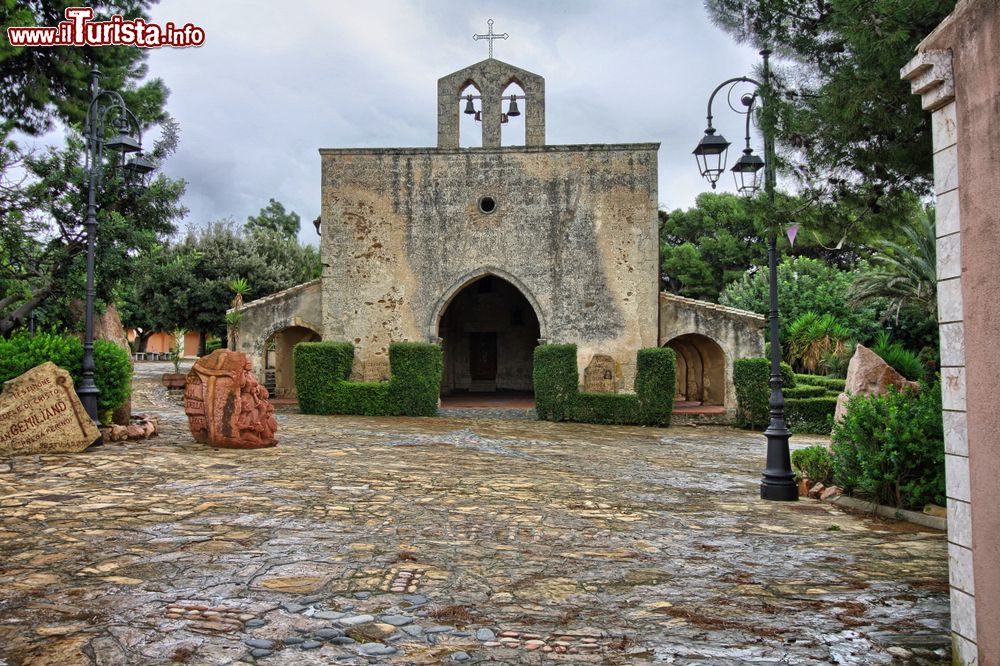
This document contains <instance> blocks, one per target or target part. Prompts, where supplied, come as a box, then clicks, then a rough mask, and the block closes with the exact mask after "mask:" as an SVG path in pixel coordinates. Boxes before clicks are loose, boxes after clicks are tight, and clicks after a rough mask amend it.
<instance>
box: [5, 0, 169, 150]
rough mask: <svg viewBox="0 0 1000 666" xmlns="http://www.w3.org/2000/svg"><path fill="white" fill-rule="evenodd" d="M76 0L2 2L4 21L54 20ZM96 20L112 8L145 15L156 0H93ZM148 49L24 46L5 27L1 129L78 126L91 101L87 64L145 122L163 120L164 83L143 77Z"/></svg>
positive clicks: (29, 23)
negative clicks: (56, 123) (9, 37)
mask: <svg viewBox="0 0 1000 666" xmlns="http://www.w3.org/2000/svg"><path fill="white" fill-rule="evenodd" d="M81 4H82V3H80V2H77V1H76V0H30V1H28V2H11V1H10V0H7V1H6V2H0V24H2V25H4V26H20V25H24V26H33V25H37V26H55V25H56V24H58V23H59V22H60V21H63V20H65V18H66V15H65V10H66V8H67V7H79V6H81ZM86 4H87V5H88V6H90V7H93V8H94V15H95V16H94V20H107V19H109V18H110V17H111V15H112V14H121V15H122V16H123V17H124V18H126V19H134V18H140V17H141V18H144V19H147V20H148V19H149V16H148V15H147V13H146V12H147V10H148V9H149V8H150V7H152V6H153V5H154V4H156V0H97V1H96V2H89V3H86ZM147 56H148V50H147V49H140V48H134V47H128V46H102V47H69V46H60V47H58V48H28V47H13V46H11V44H10V42H9V41H8V40H7V34H6V32H3V33H2V34H0V118H2V119H3V120H2V121H0V134H3V135H6V134H7V133H8V132H10V131H11V130H18V131H21V132H25V133H27V134H33V135H37V134H43V133H44V132H46V131H48V130H49V129H51V127H52V124H53V121H55V120H61V121H63V122H65V123H67V124H69V125H73V126H77V127H79V126H82V124H83V119H84V116H85V115H86V113H87V106H88V105H89V104H90V67H91V65H92V64H96V65H98V66H99V67H100V70H101V73H102V79H101V81H102V85H103V87H105V88H110V89H114V90H117V91H119V92H120V93H121V94H122V96H123V97H124V98H125V103H126V104H127V105H128V107H129V108H130V109H131V110H132V111H133V112H134V113H135V114H136V115H137V116H138V117H139V118H140V119H142V120H143V121H144V122H159V121H162V120H165V114H164V110H163V107H164V104H165V103H166V99H167V94H168V93H167V88H166V86H164V85H163V82H162V81H160V80H159V79H152V80H149V81H145V82H143V79H144V78H145V77H146V73H147V68H146V65H145V62H144V61H145V59H146V57H147Z"/></svg>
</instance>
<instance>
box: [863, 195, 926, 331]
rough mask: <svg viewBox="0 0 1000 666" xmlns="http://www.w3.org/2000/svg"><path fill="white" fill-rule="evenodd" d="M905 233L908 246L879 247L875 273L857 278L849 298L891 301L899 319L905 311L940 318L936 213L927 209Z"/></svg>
mask: <svg viewBox="0 0 1000 666" xmlns="http://www.w3.org/2000/svg"><path fill="white" fill-rule="evenodd" d="M903 233H904V234H905V237H906V242H901V243H896V242H893V241H887V240H883V241H880V242H878V243H876V248H877V252H876V254H875V256H874V257H873V258H872V264H873V265H874V269H873V270H871V271H868V272H865V273H862V274H860V275H859V276H858V279H857V280H855V282H854V285H853V287H852V288H851V291H850V295H851V298H852V299H853V301H854V302H855V303H864V302H865V301H870V300H871V299H873V298H882V297H884V298H888V299H889V302H890V303H891V304H892V310H894V311H895V315H896V317H897V318H898V316H899V313H900V311H902V309H903V308H905V307H913V308H916V309H918V310H920V311H921V312H923V313H924V314H926V315H927V316H930V317H935V316H936V315H937V240H936V235H935V231H934V211H933V209H924V210H921V211H920V213H919V214H918V215H917V216H916V218H915V219H914V220H913V221H912V224H911V225H909V226H907V227H906V228H905V229H904V231H903Z"/></svg>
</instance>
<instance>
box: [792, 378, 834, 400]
mask: <svg viewBox="0 0 1000 666" xmlns="http://www.w3.org/2000/svg"><path fill="white" fill-rule="evenodd" d="M828 390H829V389H826V388H823V387H822V386H810V385H808V384H802V383H801V382H799V383H797V384H796V385H795V388H789V389H786V388H783V389H781V395H783V396H785V399H786V400H788V399H789V398H818V397H820V396H822V395H826V394H827V392H828Z"/></svg>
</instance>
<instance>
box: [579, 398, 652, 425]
mask: <svg viewBox="0 0 1000 666" xmlns="http://www.w3.org/2000/svg"><path fill="white" fill-rule="evenodd" d="M573 421H576V422H577V423H604V424H609V425H629V424H635V423H639V398H638V396H636V395H633V394H629V393H578V394H577V396H576V400H575V405H574V409H573Z"/></svg>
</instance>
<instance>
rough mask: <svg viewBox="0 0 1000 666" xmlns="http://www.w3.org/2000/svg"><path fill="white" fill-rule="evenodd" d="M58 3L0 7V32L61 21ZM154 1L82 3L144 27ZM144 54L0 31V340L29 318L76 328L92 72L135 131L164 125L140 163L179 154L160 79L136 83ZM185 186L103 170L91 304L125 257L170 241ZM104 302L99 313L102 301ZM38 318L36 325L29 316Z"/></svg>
mask: <svg viewBox="0 0 1000 666" xmlns="http://www.w3.org/2000/svg"><path fill="white" fill-rule="evenodd" d="M79 4H80V3H77V2H70V1H64V0H31V1H30V2H20V3H19V2H10V1H7V2H0V20H2V23H3V25H5V26H17V25H25V26H31V25H39V26H54V25H56V24H57V23H58V22H59V21H61V20H63V19H65V14H64V11H65V9H66V8H67V7H72V6H78V5H79ZM153 4H155V0H115V1H113V2H112V1H101V0H98V1H97V2H93V3H89V6H91V7H93V8H94V9H95V20H104V19H107V18H109V17H110V16H111V14H122V15H123V16H125V17H126V18H138V17H143V18H148V17H147V16H146V14H145V12H146V10H147V9H148V8H149V7H151V6H152V5H153ZM147 54H148V52H147V51H146V50H144V49H137V48H131V47H124V46H117V47H100V48H91V47H59V48H25V47H16V48H15V47H12V46H11V45H10V43H9V41H7V39H6V33H3V34H0V335H8V334H9V333H10V332H11V331H12V330H14V329H15V328H17V327H18V326H20V325H21V324H22V323H23V322H24V321H25V320H26V319H27V318H28V317H29V316H31V315H32V313H36V314H39V315H43V316H42V317H41V323H42V324H51V325H59V326H66V325H71V324H73V323H74V322H73V321H72V320H73V317H72V316H71V314H70V313H69V312H68V309H67V307H66V305H67V303H68V301H69V300H71V299H78V298H80V297H81V296H82V295H83V289H84V288H83V284H84V275H83V271H84V266H85V250H86V237H85V231H84V226H83V224H82V222H83V220H82V217H83V215H84V211H85V210H86V196H87V178H86V174H85V172H84V170H83V167H82V157H83V154H84V152H85V148H84V142H83V139H82V138H81V137H82V131H81V129H82V125H83V122H84V117H85V115H86V111H87V108H88V106H89V104H90V101H91V90H90V69H91V65H92V64H96V65H98V66H99V67H100V70H101V84H102V87H104V88H108V89H113V90H117V91H118V92H119V93H121V95H122V96H123V97H124V99H125V101H126V104H127V105H128V107H129V109H131V110H132V111H133V112H134V113H135V114H136V116H137V118H138V120H139V122H140V124H141V125H142V126H143V128H148V127H149V126H150V125H151V124H153V123H162V124H163V127H164V132H163V137H162V138H161V140H160V141H159V142H158V143H157V145H156V146H155V147H154V148H153V150H152V151H150V150H148V146H147V156H149V157H152V158H153V160H154V161H161V160H163V159H165V158H166V157H167V156H168V155H170V154H171V153H172V152H173V151H174V150H175V149H176V145H177V136H178V132H177V126H176V124H174V123H172V122H170V120H169V117H168V116H167V114H166V112H165V110H164V104H165V102H166V98H167V94H168V91H167V89H166V87H165V86H164V85H163V82H162V81H160V80H159V79H153V80H148V81H147V80H144V79H145V77H146V73H147V68H146V65H145V64H144V60H145V58H146V57H147ZM57 122H59V123H62V124H64V125H65V126H66V129H67V142H66V146H65V147H63V148H61V149H51V150H48V151H45V152H40V151H32V150H26V149H25V148H24V147H23V146H22V145H19V144H18V143H17V142H16V141H14V140H13V139H11V135H12V132H14V131H17V132H21V133H24V134H27V135H39V134H42V133H44V132H46V131H48V130H50V129H51V128H52V127H53V125H54V124H55V123H57ZM183 189H184V184H183V182H182V181H171V180H168V179H166V178H163V177H162V176H161V177H158V178H155V179H154V180H153V182H152V183H151V184H150V185H149V187H147V188H144V189H143V188H137V189H130V188H126V187H124V182H123V179H122V177H121V174H120V173H118V172H116V170H114V169H105V170H104V173H103V174H102V177H101V187H100V188H99V191H98V202H97V205H98V235H97V238H98V245H97V264H96V265H97V280H96V285H97V289H98V298H99V299H104V300H107V299H108V298H109V297H110V295H111V292H113V291H114V290H115V289H116V288H117V286H118V284H119V282H120V281H121V280H122V278H123V277H127V276H129V275H130V272H129V271H130V267H129V264H130V262H131V261H132V259H133V258H134V257H136V256H138V255H140V254H141V253H142V252H143V251H145V250H146V249H147V248H148V247H150V245H151V244H152V243H155V242H156V240H157V239H159V238H162V237H163V236H164V235H167V234H170V233H173V230H174V226H173V224H174V221H175V220H176V219H177V218H179V217H181V216H182V215H183V212H184V210H183V208H182V207H181V206H180V204H179V200H180V196H181V194H182V192H183ZM98 305H100V304H98ZM36 319H39V317H36Z"/></svg>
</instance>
